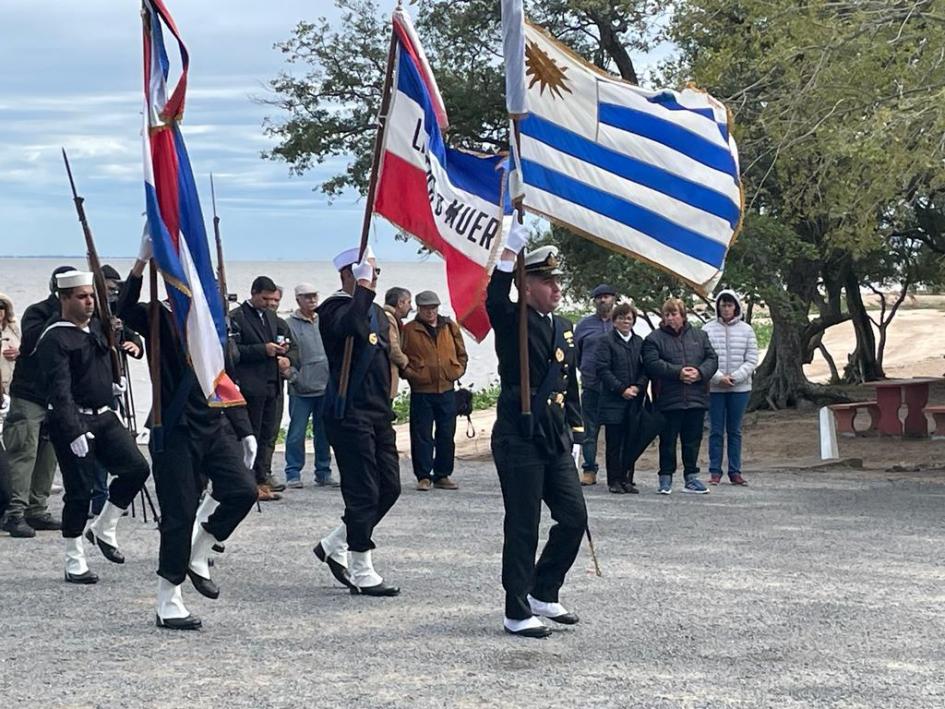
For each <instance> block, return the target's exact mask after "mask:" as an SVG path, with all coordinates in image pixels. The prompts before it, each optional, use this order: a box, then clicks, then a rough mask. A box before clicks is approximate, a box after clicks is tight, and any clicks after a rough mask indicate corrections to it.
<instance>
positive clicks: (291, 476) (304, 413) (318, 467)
mask: <svg viewBox="0 0 945 709" xmlns="http://www.w3.org/2000/svg"><path fill="white" fill-rule="evenodd" d="M324 409H325V397H324V396H293V395H292V394H289V432H288V433H287V434H286V437H285V479H286V481H287V482H289V481H292V480H300V479H301V477H302V468H303V467H305V434H306V429H307V428H308V422H309V421H311V422H312V431H313V432H314V434H315V436H314V438H315V479H316V480H320V481H322V482H324V481H325V480H327V479H328V478H329V477H331V449H330V448H329V447H328V434H327V433H326V432H325V424H324V423H323V420H322V413H323V412H324Z"/></svg>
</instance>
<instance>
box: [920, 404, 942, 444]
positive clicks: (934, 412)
mask: <svg viewBox="0 0 945 709" xmlns="http://www.w3.org/2000/svg"><path fill="white" fill-rule="evenodd" d="M922 413H923V414H928V415H929V416H931V417H932V421H934V422H935V430H934V431H932V438H933V439H935V440H941V439H943V438H945V406H926V407H924V408H923V409H922Z"/></svg>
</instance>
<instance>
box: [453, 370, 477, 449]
mask: <svg viewBox="0 0 945 709" xmlns="http://www.w3.org/2000/svg"><path fill="white" fill-rule="evenodd" d="M457 383H458V384H459V387H458V388H457V389H456V415H457V416H465V417H466V438H475V437H476V427H475V426H473V422H472V412H473V393H472V391H470V390H469V389H466V388H465V387H464V386H463V385H462V383H461V382H457Z"/></svg>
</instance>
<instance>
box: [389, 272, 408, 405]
mask: <svg viewBox="0 0 945 709" xmlns="http://www.w3.org/2000/svg"><path fill="white" fill-rule="evenodd" d="M411 310H413V305H412V304H411V302H410V291H409V290H407V289H406V288H398V287H396V286H395V287H394V288H390V289H389V290H388V291H387V293H385V294H384V313H385V314H386V315H387V319H388V320H389V321H390V398H391V400H393V399H396V398H397V388H398V387H399V386H400V370H402V369H403V368H404V367H406V366H407V355H405V354H404V351H403V350H402V349H401V347H400V333H401V331H402V330H403V329H404V325H403V322H404V318H405V317H407V314H408V313H409V312H410V311H411Z"/></svg>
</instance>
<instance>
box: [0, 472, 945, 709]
mask: <svg viewBox="0 0 945 709" xmlns="http://www.w3.org/2000/svg"><path fill="white" fill-rule="evenodd" d="M279 462H280V464H281V460H280V461H279ZM401 474H402V479H403V481H404V494H403V496H402V497H401V499H400V501H399V502H398V504H397V506H396V507H395V508H394V509H393V511H392V512H391V514H390V515H389V516H388V518H387V520H385V522H384V523H382V525H381V527H380V528H379V529H378V531H377V533H376V535H375V539H376V541H377V542H378V544H379V550H378V551H377V552H376V553H375V564H376V566H377V567H378V569H379V570H380V571H381V573H382V574H384V575H385V577H386V578H388V579H389V580H390V581H391V582H394V583H397V584H399V585H401V586H402V588H403V592H402V594H401V595H400V597H398V598H395V599H370V598H359V597H353V596H351V595H349V594H348V593H347V592H346V591H345V590H344V589H342V588H340V587H338V586H336V585H335V584H334V582H333V580H332V579H331V577H330V575H329V573H328V570H327V567H324V566H321V565H316V563H315V561H314V557H313V555H312V553H311V547H312V546H313V541H314V540H315V539H316V538H317V537H318V536H320V535H321V534H322V533H324V532H326V531H327V530H328V529H329V528H330V527H331V526H332V525H333V524H334V523H335V520H337V518H338V515H339V514H340V511H341V496H340V494H339V493H338V491H337V490H325V489H316V488H312V487H307V488H305V489H303V490H289V491H287V492H286V494H285V500H284V501H283V502H281V503H268V504H265V505H264V506H263V511H262V514H259V513H257V512H256V511H253V512H251V513H250V515H249V517H247V519H246V521H245V522H244V523H243V525H242V526H241V527H240V528H239V529H238V530H237V531H236V533H235V534H234V536H233V537H232V538H231V540H230V542H229V543H228V545H227V551H226V553H225V554H223V555H222V556H221V557H218V559H217V562H216V565H215V569H214V576H215V578H216V580H217V581H218V582H219V583H220V584H221V586H222V588H223V594H222V595H221V597H220V599H219V600H217V601H210V600H207V599H205V598H203V597H201V596H199V595H198V594H197V593H196V592H195V591H194V590H193V589H192V588H190V587H189V585H187V586H185V601H186V602H187V604H188V607H189V608H190V610H191V612H193V613H195V614H197V615H199V616H201V617H202V618H203V621H204V628H203V630H202V631H200V632H197V633H180V632H178V633H175V632H172V631H167V630H161V629H158V628H155V627H154V618H153V593H154V590H155V586H156V577H155V575H154V568H155V559H156V555H157V544H158V535H157V532H156V531H154V525H153V524H144V523H142V522H141V521H140V520H132V519H125V520H123V521H122V523H121V525H120V527H119V533H120V538H121V540H122V547H123V550H124V552H125V555H126V556H127V557H128V559H129V561H128V563H126V564H124V565H123V566H116V565H113V564H109V563H108V562H106V561H105V560H104V558H102V557H101V556H100V555H99V554H98V553H97V552H95V551H93V552H92V553H91V554H90V559H91V563H92V567H93V569H94V570H95V571H97V572H98V573H99V575H100V576H101V581H100V582H99V584H98V585H96V586H89V587H77V586H71V585H68V584H65V583H63V581H62V576H61V567H62V555H63V550H62V542H61V539H60V538H59V537H58V534H57V533H51V532H43V533H40V535H39V536H38V537H37V538H36V539H33V540H19V539H11V538H9V537H7V536H3V537H0V609H2V611H0V633H2V635H3V636H4V637H6V638H7V640H6V642H5V647H4V651H3V652H2V653H0V698H2V700H3V701H2V702H0V704H2V706H5V707H13V706H18V705H19V704H21V703H23V704H26V703H29V704H30V705H31V706H38V707H46V706H97V707H125V706H130V707H137V706H167V707H180V706H195V707H197V706H215V707H220V706H227V707H235V706H240V707H242V706H246V707H270V706H273V707H274V706H285V707H290V706H301V705H303V704H304V705H305V706H317V707H325V706H364V707H388V706H390V707H393V706H398V707H399V706H404V707H426V706H449V707H467V706H484V705H488V706H503V707H512V706H540V707H551V706H555V707H557V706H561V707H584V706H620V707H625V706H646V707H676V706H685V707H690V706H699V707H701V706H739V707H757V706H778V707H810V706H837V707H854V706H884V707H886V706H903V707H918V706H929V707H940V706H943V705H945V649H943V643H942V637H943V635H945V632H943V631H945V621H943V616H942V612H941V608H942V604H943V601H945V591H943V590H942V589H943V580H945V572H943V564H942V561H943V559H942V557H943V554H942V551H941V550H942V547H943V542H945V533H943V528H942V503H943V499H945V483H943V481H945V478H943V477H942V476H941V474H921V475H912V476H909V477H901V476H900V477H894V476H890V475H889V474H883V473H877V472H866V471H846V470H829V471H801V472H790V471H765V472H764V473H755V474H754V475H751V476H750V482H751V483H752V486H751V487H750V488H747V489H745V488H734V487H731V486H729V485H722V486H720V487H719V488H717V489H713V490H712V494H710V495H708V496H694V495H682V494H679V493H678V492H676V493H674V494H673V495H672V496H671V497H668V498H667V497H663V496H659V495H656V494H654V491H655V485H654V484H653V483H654V478H655V476H653V475H646V476H642V475H641V476H638V482H640V481H642V485H641V487H642V488H643V494H641V495H637V496H630V495H622V496H616V495H610V494H608V493H607V490H606V488H605V487H604V486H602V485H598V486H596V487H595V488H590V489H586V490H587V500H588V508H589V513H590V518H591V523H592V528H593V532H594V536H595V542H596V545H597V551H598V554H599V557H600V561H601V567H602V569H603V574H604V575H603V578H597V577H595V576H594V574H593V572H592V564H591V560H590V557H589V556H588V554H587V551H586V548H584V549H582V552H581V556H580V557H579V558H578V561H577V563H576V564H575V566H574V569H573V570H572V573H571V575H570V577H569V581H568V583H567V585H566V586H565V589H564V594H563V596H562V600H563V601H564V602H565V603H566V605H567V606H568V607H569V608H572V609H573V610H575V611H577V612H578V613H579V614H580V615H581V618H582V622H581V624H580V625H578V626H576V627H574V628H570V629H564V630H561V631H559V632H556V633H555V634H554V635H553V636H552V637H551V638H548V639H545V640H540V641H536V640H528V639H521V638H512V637H509V636H506V635H505V634H504V633H502V631H501V622H502V590H501V587H500V583H499V573H500V550H501V528H502V503H501V496H500V494H499V489H498V484H497V479H496V477H495V473H494V470H493V468H492V465H491V463H489V462H463V463H460V472H459V473H458V474H457V476H456V478H457V480H458V482H459V483H460V484H461V486H462V489H461V490H459V491H458V492H446V491H433V492H427V493H419V492H416V491H414V489H413V485H412V476H411V473H410V468H409V463H405V464H404V466H403V468H402V471H401ZM55 504H56V506H58V504H59V503H58V500H57V501H56V503H55Z"/></svg>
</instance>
